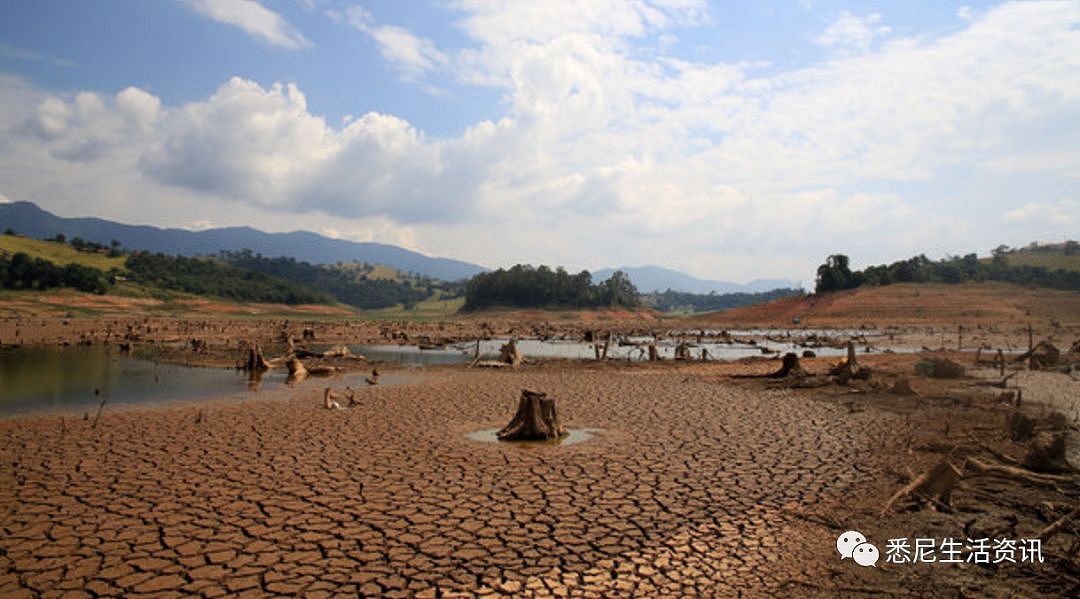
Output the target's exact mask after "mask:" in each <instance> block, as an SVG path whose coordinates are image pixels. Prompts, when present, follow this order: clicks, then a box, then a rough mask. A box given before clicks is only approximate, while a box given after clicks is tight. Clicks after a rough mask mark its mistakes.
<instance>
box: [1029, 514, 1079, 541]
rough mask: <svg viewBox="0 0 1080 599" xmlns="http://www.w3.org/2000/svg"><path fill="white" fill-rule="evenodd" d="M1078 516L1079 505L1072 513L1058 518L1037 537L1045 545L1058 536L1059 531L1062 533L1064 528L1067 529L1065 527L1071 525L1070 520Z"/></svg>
mask: <svg viewBox="0 0 1080 599" xmlns="http://www.w3.org/2000/svg"><path fill="white" fill-rule="evenodd" d="M1077 516H1080V505H1077V506H1076V507H1075V508H1073V510H1072V511H1071V512H1069V513H1067V514H1065V515H1064V516H1062V517H1060V518H1058V519H1057V520H1055V521H1054V522H1053V523H1052V524H1050V525H1049V526H1047V527H1046V528H1044V529H1042V530H1040V531H1039V534H1038V535H1037V536H1038V539H1039V540H1040V541H1042V542H1043V543H1045V542H1046V541H1048V540H1049V539H1050V537H1052V536H1054V535H1056V534H1057V533H1058V531H1060V530H1061V529H1062V528H1065V525H1066V524H1068V523H1069V520H1072V519H1073V518H1075V517H1077Z"/></svg>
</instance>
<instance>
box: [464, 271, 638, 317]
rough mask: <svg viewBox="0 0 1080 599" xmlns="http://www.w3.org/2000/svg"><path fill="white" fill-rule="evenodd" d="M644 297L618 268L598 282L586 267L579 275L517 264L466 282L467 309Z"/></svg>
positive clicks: (629, 301) (625, 302) (629, 303)
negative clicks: (605, 278)
mask: <svg viewBox="0 0 1080 599" xmlns="http://www.w3.org/2000/svg"><path fill="white" fill-rule="evenodd" d="M639 305H641V297H640V295H639V294H638V290H637V288H636V287H634V284H633V283H631V282H630V278H629V277H627V276H626V273H623V272H622V271H615V273H614V274H612V275H611V278H609V279H607V280H606V281H602V282H600V283H598V284H596V285H594V284H592V275H590V274H589V271H587V270H583V271H581V272H580V273H578V274H576V275H572V274H570V273H568V272H566V270H565V269H563V268H562V267H561V266H560V267H558V268H555V269H554V270H552V269H551V268H549V267H547V266H539V267H537V268H533V267H532V266H531V265H527V264H518V265H515V266H513V267H511V268H509V269H503V268H500V269H498V270H495V271H492V272H486V273H480V274H478V275H475V276H473V277H472V278H471V279H469V280H468V281H467V282H466V283H465V307H464V309H465V310H476V309H479V308H485V307H489V306H513V307H519V308H539V307H567V308H587V307H600V306H624V307H635V306H639Z"/></svg>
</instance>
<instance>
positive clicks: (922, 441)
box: [0, 298, 1080, 597]
mask: <svg viewBox="0 0 1080 599" xmlns="http://www.w3.org/2000/svg"><path fill="white" fill-rule="evenodd" d="M1026 301H1028V302H1029V303H1028V304H1026V307H1025V308H1024V309H1023V312H1022V314H1023V315H1022V316H1017V315H1016V314H1013V315H1012V316H1010V317H1009V318H1005V319H1002V320H995V319H992V318H987V319H986V320H964V321H962V322H963V323H966V324H965V325H964V326H965V330H966V331H967V332H966V333H965V340H966V342H965V343H964V347H965V348H968V349H969V350H970V348H972V347H974V346H977V345H987V346H989V347H992V348H997V347H1001V348H1004V349H1006V350H1010V349H1011V350H1014V353H1015V351H1018V350H1019V349H1026V347H1027V327H1026V325H1027V322H1028V319H1033V320H1035V322H1034V324H1033V330H1034V337H1035V340H1036V341H1038V340H1040V339H1042V338H1044V337H1049V338H1051V339H1052V340H1053V342H1054V343H1055V344H1056V345H1057V346H1058V347H1059V348H1060V349H1062V350H1063V351H1066V352H1067V350H1068V348H1069V346H1070V343H1069V342H1070V341H1075V340H1076V339H1080V335H1078V334H1077V333H1078V331H1080V329H1077V323H1075V322H1072V320H1070V319H1075V318H1076V313H1075V312H1067V311H1066V312H1063V313H1061V314H1059V316H1058V317H1050V316H1046V315H1042V313H1041V312H1039V310H1040V308H1037V307H1033V305H1032V304H1031V303H1030V302H1034V301H1036V300H1034V299H1032V298H1028V300H1026ZM1054 301H1058V300H1054ZM1063 301H1066V303H1068V301H1071V300H1067V298H1066V300H1063ZM1055 305H1056V304H1055ZM950 314H951V313H950ZM1032 315H1037V316H1038V315H1042V316H1040V318H1044V319H1043V320H1039V319H1038V318H1033V316H1032ZM905 318H906V315H903V314H901V316H898V317H897V319H896V320H893V321H886V320H881V319H876V320H877V322H876V323H875V326H878V327H881V329H884V328H885V327H887V326H892V327H893V328H892V329H890V330H889V332H888V335H878V336H877V337H874V338H872V339H869V340H867V339H865V338H862V337H861V336H860V334H858V333H856V334H855V335H854V337H855V338H856V339H857V340H858V342H859V347H860V348H861V347H862V344H864V343H866V344H871V343H872V344H878V345H880V344H887V343H900V344H906V345H908V346H911V345H913V344H914V346H915V347H918V346H919V345H926V346H927V347H931V348H938V347H948V348H950V349H951V348H953V347H954V345H953V343H954V341H958V340H957V339H955V337H954V335H956V333H957V331H956V327H957V324H958V323H957V322H953V321H951V320H950V318H951V316H950V315H949V314H943V315H938V316H935V317H926V318H924V319H923V320H916V321H908V320H904V319H905ZM828 322H830V323H831V326H837V327H845V328H853V329H858V328H859V327H860V326H862V325H863V324H865V323H864V322H862V321H861V320H848V321H842V320H840V319H837V320H836V321H828ZM758 324H767V323H759V322H755V321H749V320H748V321H747V322H744V323H738V322H735V323H727V322H717V321H715V320H712V319H701V320H700V321H692V320H685V319H656V318H653V316H651V315H648V314H646V313H641V312H627V313H614V312H612V313H604V314H597V315H594V316H593V317H591V318H589V319H579V318H577V317H574V316H572V315H571V316H568V315H566V314H559V313H515V312H506V313H488V314H478V315H472V316H469V317H465V318H459V319H455V320H453V321H446V322H370V321H340V320H338V321H335V320H327V319H323V318H317V317H312V318H311V319H306V318H305V319H299V318H293V319H291V320H288V321H286V320H280V319H270V318H265V317H264V318H245V319H237V318H228V317H224V316H222V317H217V318H206V317H205V315H203V316H199V317H198V318H192V319H176V318H171V317H164V316H153V315H151V314H147V313H137V314H134V315H131V314H126V315H121V314H117V315H116V316H111V317H100V316H99V317H95V318H90V317H77V316H75V315H66V314H40V313H32V314H27V313H23V312H18V311H16V312H15V313H7V315H6V316H5V317H3V318H0V344H3V345H5V346H11V345H35V344H78V343H90V344H99V343H105V344H119V343H125V342H130V343H133V344H134V346H135V348H136V350H135V351H136V352H138V351H141V350H149V349H154V350H155V351H161V352H165V353H168V352H172V354H171V358H172V359H175V360H177V361H185V362H193V363H201V362H205V363H218V364H220V363H232V361H233V360H235V359H236V357H237V356H238V355H239V354H240V352H241V348H242V347H243V344H244V343H249V342H257V343H260V344H263V345H264V346H266V347H271V346H273V347H275V348H277V347H280V345H281V343H282V334H283V332H284V333H285V334H292V335H294V336H295V338H296V339H297V340H298V341H299V340H300V339H301V338H302V334H303V330H304V329H309V330H310V331H311V332H312V333H313V334H314V335H315V338H316V340H317V341H318V342H320V343H341V342H345V343H410V344H411V343H418V342H441V341H456V340H465V339H473V338H491V337H512V336H535V337H539V338H571V339H580V338H581V337H582V336H583V335H584V333H585V332H586V331H612V332H617V333H619V334H623V335H628V334H657V335H661V336H664V335H666V334H668V332H669V331H678V330H688V329H692V328H693V327H702V328H706V327H707V328H718V327H727V326H732V328H736V327H738V328H744V329H745V328H749V327H752V326H755V325H758ZM818 325H819V326H824V325H821V323H818ZM879 332H881V331H880V330H879ZM890 335H891V338H890V337H889V336H890ZM192 339H196V340H198V341H199V343H197V344H191V343H190V341H191V340H192ZM833 341H835V340H833ZM275 344H276V345H275ZM969 344H970V345H969ZM275 351H276V349H275ZM268 354H269V355H276V353H270V352H268ZM926 357H940V358H949V359H953V360H956V361H957V362H960V363H962V364H963V365H964V366H966V367H967V370H968V372H967V374H966V375H965V376H963V377H960V378H952V379H931V378H927V377H923V376H915V375H914V371H915V364H916V362H918V361H919V360H921V359H923V358H926ZM982 357H983V358H988V357H990V356H988V355H987V354H983V356H982ZM1078 357H1080V356H1075V355H1072V354H1066V355H1064V361H1065V362H1069V361H1072V362H1076V361H1078V360H1077V358H1078ZM974 360H975V354H974V353H973V352H972V351H965V352H956V351H933V352H930V351H924V352H921V353H919V354H874V355H865V356H864V355H863V354H861V353H860V354H859V362H860V363H861V364H862V365H863V366H865V367H868V368H869V369H870V371H871V372H872V375H871V376H870V377H869V378H868V379H857V380H850V381H846V382H845V381H837V380H835V379H830V378H828V377H826V376H824V375H825V373H827V372H828V370H829V369H830V368H831V367H832V366H833V364H832V362H831V361H829V360H826V359H823V358H811V359H805V360H803V366H804V367H805V368H806V370H808V371H809V372H810V374H811V376H810V377H809V378H795V379H785V380H778V381H774V380H765V379H742V378H735V377H734V375H743V374H749V373H758V374H763V373H768V372H772V371H774V370H775V369H776V368H777V367H778V366H779V360H778V359H766V358H759V359H751V360H744V361H740V362H735V363H719V362H708V363H700V362H698V363H673V362H670V361H668V362H664V363H658V364H657V363H630V362H625V361H619V362H614V361H608V362H595V361H586V362H576V363H575V362H567V361H558V360H555V361H546V362H543V361H542V362H533V363H531V364H527V365H525V366H523V367H520V368H518V369H509V368H506V369H499V370H495V371H486V370H479V369H467V368H464V367H454V368H451V367H440V368H428V369H427V372H426V374H424V375H423V378H422V380H420V381H417V382H415V383H410V384H405V385H401V386H379V387H371V388H368V389H364V390H362V391H361V392H360V394H359V398H360V406H359V407H355V408H351V409H346V410H327V409H324V408H323V402H322V396H321V393H319V392H317V391H313V390H310V387H308V388H307V390H305V389H282V390H281V391H280V392H279V393H275V394H273V395H272V396H270V397H266V398H264V399H261V400H257V401H256V400H252V401H214V402H203V403H199V404H190V405H174V406H168V407H158V408H151V407H145V408H131V409H123V410H120V409H114V408H112V407H108V408H106V409H105V412H104V415H103V416H102V417H101V419H100V421H99V422H98V424H97V426H96V427H95V426H94V425H93V420H92V419H89V420H84V419H83V418H82V417H81V416H82V415H81V414H72V415H68V416H66V417H64V416H61V415H50V416H29V417H20V418H15V419H7V420H0V530H2V531H3V534H2V535H0V595H2V596H62V595H65V594H70V595H71V596H85V595H91V596H94V595H125V596H127V595H132V596H139V595H145V596H154V595H157V596H160V595H175V594H199V595H203V596H222V595H249V596H263V595H267V594H283V595H291V594H297V593H301V592H303V593H308V594H312V595H313V596H319V595H333V594H338V595H344V596H356V595H358V594H359V595H365V596H391V597H392V596H495V595H506V596H530V595H531V596H596V597H608V596H658V597H675V596H695V595H696V596H737V595H740V594H741V595H744V596H751V597H756V596H783V597H788V596H790V597H806V596H879V595H886V596H905V595H906V596H942V597H973V596H1000V597H1009V596H1035V595H1046V596H1076V595H1077V594H1078V593H1080V557H1078V556H1080V518H1076V517H1071V518H1070V516H1069V514H1070V513H1075V512H1073V510H1075V509H1076V507H1077V505H1078V504H1077V497H1080V479H1078V476H1077V475H1076V474H1074V473H1068V472H1066V473H1033V472H1030V471H1027V470H1025V469H1024V468H1020V474H1019V475H1017V474H1016V473H1015V472H1013V471H1009V470H1008V468H1006V470H1005V471H1000V470H999V471H996V472H989V473H988V472H987V471H985V470H980V469H979V467H978V465H979V464H983V465H985V464H989V465H991V466H994V467H1013V468H1014V469H1015V468H1017V467H1018V463H1019V462H1020V461H1021V459H1022V457H1023V456H1024V455H1025V453H1026V452H1027V451H1028V447H1029V445H1030V443H1031V442H1030V441H1029V440H1026V439H1025V440H1020V439H1018V440H1014V439H1013V438H1011V437H1010V434H1009V430H1008V429H1007V427H1006V426H1005V422H1006V420H1007V419H1008V418H1009V417H1010V416H1011V415H1013V414H1016V413H1023V414H1025V415H1026V416H1027V417H1029V418H1030V419H1032V422H1034V423H1035V424H1034V426H1035V427H1036V432H1043V433H1044V434H1046V433H1047V432H1050V431H1060V432H1061V433H1062V434H1065V435H1066V438H1067V439H1068V442H1069V450H1068V451H1069V454H1068V455H1069V456H1070V459H1071V460H1072V463H1073V464H1074V465H1077V462H1078V460H1077V454H1076V450H1077V447H1080V443H1078V439H1077V424H1078V418H1080V405H1078V401H1080V400H1078V399H1077V398H1078V397H1080V381H1078V380H1077V375H1076V373H1075V372H1071V371H1068V370H1067V369H1066V370H1064V371H1058V370H1044V371H1040V372H1032V371H1029V370H1027V369H1026V367H1025V365H1024V364H1022V363H1017V362H1014V361H1013V357H1012V356H1010V361H1009V363H1008V364H1007V374H1008V373H1012V372H1015V373H1016V374H1015V375H1014V376H1013V377H1012V378H1011V379H1010V380H1008V381H1007V382H1006V383H1005V384H1004V387H1007V389H1006V388H1003V387H1001V388H999V387H993V386H989V385H988V383H997V382H1000V380H1001V378H1002V377H1001V375H999V374H998V371H997V369H995V368H991V367H988V366H979V367H977V366H976V365H975V364H974ZM385 372H386V373H388V374H393V370H392V369H391V368H387V369H386V370H385ZM901 378H904V379H907V380H908V381H909V383H910V385H911V387H913V389H914V391H915V393H914V394H902V395H897V394H893V393H891V392H890V391H889V389H890V387H891V386H892V385H893V383H895V382H896V381H897V380H900V379H901ZM808 381H810V382H814V384H809V383H808ZM815 381H816V382H815ZM818 383H820V384H818ZM327 384H329V385H331V386H333V385H334V384H335V381H334V379H329V380H328V383H327ZM522 388H532V389H536V390H539V391H544V392H547V393H549V394H551V395H553V396H555V397H556V398H558V399H559V400H560V408H561V412H562V415H563V420H564V421H565V423H566V424H567V425H568V426H569V427H570V428H572V429H581V428H589V429H601V430H600V431H599V432H598V433H597V434H596V436H595V437H594V438H593V439H591V440H588V441H586V442H583V443H579V444H574V445H562V446H549V445H543V446H519V445H512V444H511V445H507V444H500V443H483V442H479V441H474V440H471V439H469V438H466V434H468V433H471V432H475V431H479V430H484V429H492V428H497V427H500V426H502V425H504V424H506V422H507V421H508V420H509V419H510V417H511V416H512V414H513V410H514V406H515V405H516V401H517V396H518V394H519V393H520V391H521V389H522ZM1018 389H1019V390H1020V391H1022V398H1023V401H1022V403H1021V404H1020V405H1019V406H1017V405H1016V403H1017V402H1016V400H1015V392H1016V391H1017V390H1018ZM338 390H339V391H340V389H338ZM1053 412H1060V413H1061V414H1062V417H1061V418H1057V417H1055V416H1054V415H1053ZM1013 417H1014V418H1015V416H1013ZM946 461H947V462H948V463H949V464H951V465H952V466H954V467H955V468H957V470H958V471H959V472H960V476H959V480H958V481H957V483H956V485H955V488H954V489H953V490H952V493H951V497H950V498H948V500H946V501H936V500H934V501H931V500H926V499H924V498H922V497H920V496H919V494H917V493H915V494H909V495H905V496H903V497H900V498H898V499H897V500H896V501H894V502H893V504H892V505H889V506H888V508H887V509H883V508H885V506H886V505H887V504H888V503H889V499H890V497H891V496H892V495H893V494H894V493H895V492H896V491H897V490H898V489H900V488H902V487H904V486H905V485H907V484H908V483H910V482H911V481H912V480H914V479H916V478H917V477H918V476H919V475H920V474H923V473H925V472H927V471H928V470H929V469H931V468H933V467H934V466H935V465H937V464H940V463H942V462H946ZM1054 523H1060V524H1059V525H1058V526H1057V528H1056V529H1054V530H1053V531H1052V532H1051V533H1050V534H1049V535H1048V536H1047V537H1046V539H1045V542H1044V543H1043V546H1042V556H1043V561H1042V562H1040V563H1021V564H1009V563H1001V564H974V563H967V562H962V563H958V564H941V563H935V564H891V563H886V562H885V560H884V554H885V545H886V541H887V540H888V539H892V538H910V539H915V538H917V537H930V538H936V539H941V538H943V537H959V538H963V539H967V538H981V537H989V538H997V537H1008V538H1015V539H1021V538H1032V537H1037V536H1039V535H1040V534H1041V533H1044V532H1045V531H1047V530H1048V527H1051V528H1052V525H1054ZM852 529H854V530H859V531H860V532H862V533H864V534H866V535H867V537H868V538H869V540H870V541H872V542H874V543H875V544H876V545H877V547H879V549H880V550H881V552H882V560H881V561H880V562H879V563H878V565H877V567H875V568H869V567H867V568H863V567H859V566H857V565H855V564H853V563H852V562H851V560H840V559H839V555H838V554H837V552H836V549H835V541H836V538H837V535H839V534H841V533H842V532H844V531H846V530H852Z"/></svg>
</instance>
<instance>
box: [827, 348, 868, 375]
mask: <svg viewBox="0 0 1080 599" xmlns="http://www.w3.org/2000/svg"><path fill="white" fill-rule="evenodd" d="M829 374H831V375H832V376H835V377H836V379H837V381H839V382H840V383H846V382H848V381H849V380H850V379H865V378H867V377H868V376H869V375H870V371H869V370H867V369H865V368H863V367H861V366H859V362H858V360H856V359H855V344H854V343H852V342H851V341H848V342H847V357H846V358H844V360H843V361H842V362H840V363H839V364H837V365H836V366H835V367H833V369H832V370H830V371H829Z"/></svg>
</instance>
